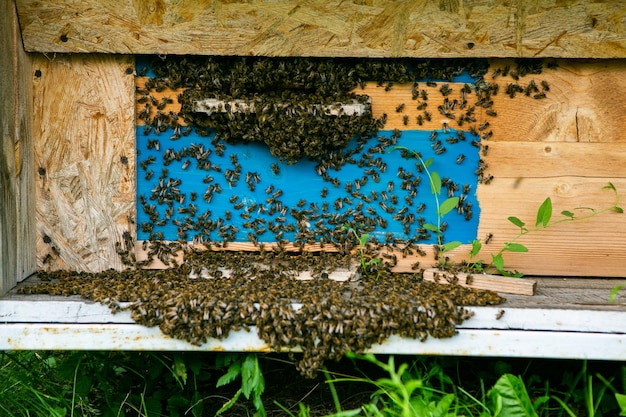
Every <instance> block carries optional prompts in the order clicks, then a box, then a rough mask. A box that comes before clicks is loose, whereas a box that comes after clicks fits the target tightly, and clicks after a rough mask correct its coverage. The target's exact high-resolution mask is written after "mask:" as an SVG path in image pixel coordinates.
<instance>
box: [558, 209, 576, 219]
mask: <svg viewBox="0 0 626 417" xmlns="http://www.w3.org/2000/svg"><path fill="white" fill-rule="evenodd" d="M561 214H562V215H564V216H565V217H569V218H570V219H573V218H574V213H572V212H571V211H567V210H563V211H562V212H561Z"/></svg>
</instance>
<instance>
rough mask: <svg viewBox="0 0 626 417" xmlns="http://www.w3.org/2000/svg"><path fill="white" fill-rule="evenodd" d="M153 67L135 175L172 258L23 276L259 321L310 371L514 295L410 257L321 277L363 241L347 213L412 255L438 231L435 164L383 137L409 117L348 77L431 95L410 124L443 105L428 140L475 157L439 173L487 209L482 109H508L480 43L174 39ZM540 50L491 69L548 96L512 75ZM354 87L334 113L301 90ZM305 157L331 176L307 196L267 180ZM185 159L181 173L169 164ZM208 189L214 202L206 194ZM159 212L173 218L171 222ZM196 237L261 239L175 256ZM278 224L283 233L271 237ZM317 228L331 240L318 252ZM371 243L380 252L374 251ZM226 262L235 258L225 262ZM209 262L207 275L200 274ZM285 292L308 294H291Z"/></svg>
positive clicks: (526, 69) (169, 328)
mask: <svg viewBox="0 0 626 417" xmlns="http://www.w3.org/2000/svg"><path fill="white" fill-rule="evenodd" d="M150 68H151V71H153V72H154V77H153V78H149V79H148V80H147V81H146V83H145V86H142V87H138V89H137V101H138V104H139V105H140V107H141V110H140V111H139V112H138V117H139V118H140V119H141V120H142V123H143V126H138V129H137V130H138V137H137V142H138V158H137V160H138V183H141V182H142V181H144V182H145V183H148V184H151V186H150V188H149V189H148V191H143V192H142V191H141V190H140V187H139V186H138V190H140V191H139V195H138V200H139V205H140V207H139V209H138V211H139V214H138V218H137V224H138V228H139V230H138V235H139V237H140V238H141V239H142V240H144V242H145V249H146V251H147V252H148V255H149V259H148V260H147V261H146V262H150V261H151V259H152V258H153V257H157V258H159V259H160V260H161V261H163V262H164V263H166V264H171V265H174V267H173V268H171V269H168V270H161V271H146V270H141V269H135V270H129V271H123V272H115V271H108V272H104V273H101V274H95V275H94V274H85V276H83V274H78V273H64V272H59V273H49V274H42V277H44V278H59V279H60V280H59V281H58V282H50V283H42V284H40V285H39V286H36V287H25V288H24V289H23V290H22V291H24V292H29V293H34V292H48V293H54V294H63V295H69V294H81V295H82V296H83V297H86V298H89V299H93V300H95V301H99V302H103V303H108V304H109V305H110V306H112V308H114V309H119V308H125V309H128V310H130V311H131V314H132V316H133V318H134V319H135V320H137V322H139V323H142V324H145V325H148V326H159V327H160V328H161V330H162V331H163V332H164V333H166V334H168V335H170V336H172V337H176V338H179V339H183V340H187V341H189V342H191V343H194V344H201V343H203V342H204V341H206V340H207V338H212V337H216V338H221V337H225V336H227V335H228V332H229V331H230V330H233V329H246V328H248V327H249V326H252V325H254V326H256V328H257V331H258V333H259V336H260V337H261V338H263V340H265V341H266V342H267V343H268V344H269V345H270V346H271V347H272V348H274V349H277V350H280V349H283V348H289V347H294V346H296V345H298V346H300V347H301V348H302V350H303V354H302V357H301V358H300V361H299V362H298V364H299V365H298V366H299V368H300V369H301V371H302V372H303V373H306V374H311V372H313V371H314V370H315V369H318V368H319V367H320V366H321V364H322V363H323V360H324V359H328V358H336V357H339V356H341V354H342V353H343V352H345V351H347V350H350V351H355V352H361V351H363V350H364V349H367V348H368V347H369V346H371V345H372V344H373V343H377V342H380V341H383V340H384V339H385V338H386V337H388V336H389V335H390V334H399V335H402V336H407V337H412V338H416V339H421V340H423V339H425V338H426V337H427V335H431V336H434V337H449V336H452V335H453V334H454V333H455V326H456V325H457V324H459V323H460V322H461V321H462V320H464V319H466V318H467V317H468V313H467V311H466V310H464V309H463V308H462V306H465V305H484V304H497V303H500V302H502V301H503V299H501V298H500V297H498V296H497V295H496V294H494V293H491V292H484V291H476V290H469V289H464V288H462V287H459V286H453V285H450V286H438V285H433V284H429V283H426V282H421V280H420V277H419V275H413V274H404V275H403V274H391V273H389V274H388V275H387V276H385V278H384V279H380V280H379V281H378V282H373V281H372V282H370V281H367V280H362V281H357V282H348V283H337V282H334V281H332V280H329V279H325V277H326V276H327V273H328V271H329V270H332V268H334V267H338V266H345V265H346V264H347V263H349V262H350V255H349V253H350V250H351V249H352V248H353V245H354V244H355V243H356V242H355V241H354V239H353V238H352V236H350V235H349V234H348V233H347V232H346V230H345V229H342V227H341V226H344V225H349V226H351V227H353V228H354V229H355V230H358V231H360V232H361V233H370V234H371V237H372V239H371V241H372V242H373V243H374V244H373V245H372V247H373V248H378V247H384V246H385V245H387V246H389V247H390V248H394V249H396V250H397V249H399V250H401V252H402V254H403V255H405V256H406V255H411V254H415V253H417V254H422V253H423V251H421V249H420V247H419V245H418V243H432V236H430V235H429V234H428V233H427V231H426V230H424V229H423V228H422V227H421V224H422V223H423V222H424V221H425V219H428V220H427V221H432V220H431V218H430V217H427V213H428V210H429V209H430V210H432V209H433V207H428V206H429V205H430V206H432V204H430V203H429V202H428V198H429V187H428V184H427V183H426V182H425V181H423V180H422V177H423V176H424V174H423V173H421V172H420V171H419V169H420V166H419V164H416V163H415V162H416V161H415V160H406V159H404V158H402V156H403V155H401V153H400V152H394V153H392V154H390V153H389V152H388V151H389V149H391V148H392V147H393V146H394V145H396V144H404V145H406V146H407V147H410V148H413V147H412V146H410V144H406V143H402V142H401V141H402V139H403V138H401V136H403V137H406V136H407V135H408V133H406V131H405V132H403V133H402V135H401V134H400V132H399V131H392V132H390V134H388V135H386V136H385V135H379V133H380V132H379V131H381V130H382V129H383V128H384V126H385V121H386V120H385V119H386V117H385V116H384V115H383V117H382V118H381V119H380V120H375V119H374V118H373V117H372V114H371V110H370V109H369V107H368V106H369V102H368V98H367V97H361V96H358V95H355V94H353V93H350V91H351V90H353V89H354V88H355V87H358V86H359V85H362V84H363V83H364V82H366V81H370V80H373V81H375V82H377V83H378V85H379V86H380V88H384V89H385V90H390V89H392V88H394V85H395V84H398V83H407V82H408V83H413V84H412V86H413V88H412V95H413V97H412V98H413V100H412V101H409V100H407V102H405V103H399V104H398V106H397V108H396V109H395V110H396V111H397V112H398V113H403V112H404V111H405V110H406V109H407V108H408V107H409V106H414V107H416V108H417V110H418V111H419V112H421V113H419V115H418V116H417V117H416V119H415V120H414V121H410V123H411V125H413V126H419V125H422V124H424V123H425V122H427V121H430V120H437V119H433V118H434V117H435V115H437V117H444V118H446V120H448V121H450V125H448V124H444V125H442V126H441V129H437V130H435V131H433V132H426V135H427V142H426V143H427V148H428V149H427V151H428V152H429V153H430V154H432V155H433V157H434V158H436V159H441V160H446V161H448V162H447V166H448V167H449V166H453V167H459V168H464V167H469V173H470V175H466V176H465V177H461V178H458V177H455V176H454V175H452V174H451V175H450V176H449V177H448V176H447V173H444V171H445V169H444V170H440V171H441V172H442V174H443V175H444V176H445V177H444V178H443V181H442V182H443V187H444V188H443V192H444V193H447V195H448V196H453V195H458V196H460V204H459V206H458V207H457V210H456V211H455V213H456V215H458V219H460V220H461V222H462V223H463V222H471V221H472V218H473V216H472V211H473V210H477V208H476V207H472V197H473V196H472V195H473V185H474V183H475V182H476V181H482V182H485V183H488V182H490V181H491V177H490V175H489V174H488V173H487V171H486V168H487V167H486V164H485V163H484V161H483V160H482V157H483V156H484V155H485V154H486V153H487V152H488V146H487V145H486V143H485V142H487V141H488V140H489V138H490V137H491V130H490V129H489V123H488V121H486V120H485V119H484V118H483V119H479V117H478V114H484V115H486V116H487V117H495V116H497V113H496V111H495V110H494V109H493V108H492V104H493V101H492V97H493V96H494V95H496V94H498V93H499V91H498V85H497V84H495V83H491V82H487V81H485V79H484V76H485V74H486V71H487V63H486V62H485V61H477V60H351V59H304V58H293V59H269V58H189V57H176V58H171V57H167V58H166V59H165V60H161V59H156V60H155V61H154V62H152V63H151V64H150ZM542 68H543V63H542V62H541V61H534V60H533V61H520V62H518V63H517V65H516V66H515V67H514V68H508V67H504V68H501V69H497V70H496V71H495V72H494V73H493V74H491V75H492V77H493V78H496V77H509V78H511V80H512V82H510V83H508V87H507V88H506V91H504V93H505V94H506V95H508V96H509V97H514V96H515V95H516V94H520V95H521V94H525V95H528V96H532V97H534V98H536V99H541V98H543V97H544V96H545V93H546V92H547V91H548V90H549V86H548V85H547V84H546V83H536V82H534V81H533V82H531V83H529V84H527V85H521V84H520V83H519V79H520V77H522V76H524V75H527V74H537V73H539V72H541V70H542ZM142 72H143V70H141V69H140V70H139V74H138V75H139V76H141V75H143V74H142ZM463 73H465V74H469V77H471V79H472V80H473V81H472V82H471V83H469V82H467V83H465V84H464V86H463V91H462V92H461V98H460V99H452V98H451V97H452V96H451V95H450V93H451V91H450V90H452V88H451V87H450V84H448V83H449V82H451V81H454V80H455V77H457V76H459V75H460V74H463ZM416 79H418V80H436V81H418V82H415V81H414V80H416ZM454 88H457V87H454ZM174 89H184V91H182V92H181V93H180V94H179V95H178V97H177V100H178V101H179V102H180V104H181V111H180V112H177V113H175V112H171V111H168V105H169V104H172V103H170V100H171V101H173V99H171V98H168V97H164V98H161V99H157V98H155V97H154V96H155V95H157V96H158V93H162V92H164V91H166V90H174ZM433 89H434V93H436V94H441V96H442V97H443V101H442V104H441V105H439V106H431V107H432V108H430V107H429V106H428V100H427V99H428V91H430V94H433ZM357 91H358V90H357ZM500 94H502V92H500ZM205 98H219V99H223V100H224V101H225V102H228V101H234V100H246V101H247V102H253V104H254V107H255V109H256V111H255V112H254V113H252V112H248V111H247V110H246V109H233V108H228V109H226V108H225V109H222V110H223V111H221V110H220V111H215V112H213V113H211V114H200V113H196V112H194V111H193V101H194V100H197V99H205ZM355 101H356V102H358V103H361V104H364V105H365V106H364V108H365V112H363V113H362V114H359V115H352V116H346V115H344V116H341V117H329V116H328V115H326V114H319V113H315V112H314V111H313V112H312V111H311V107H308V104H314V105H316V104H324V105H328V106H333V105H334V104H335V103H345V102H355ZM435 107H436V108H435ZM248 108H249V107H248ZM314 108H315V106H313V109H314ZM392 111H393V109H392ZM487 120H488V119H487ZM403 122H404V118H403ZM406 123H407V124H408V123H409V121H408V120H407V121H406ZM458 127H460V128H462V129H464V130H463V131H462V130H456V128H458ZM465 128H467V130H465ZM311 132H315V134H311ZM193 135H199V136H201V138H198V140H196V139H194V143H191V144H189V143H185V140H181V139H183V138H189V137H193ZM294 138H297V139H294ZM241 144H245V146H247V147H248V149H251V150H252V151H254V152H252V153H254V157H253V158H247V157H246V153H245V152H243V153H239V152H234V151H232V149H235V147H238V146H241ZM463 144H467V145H468V146H469V149H470V150H472V149H474V152H469V151H463V152H464V153H463V154H461V153H460V151H456V149H465V148H459V147H460V146H462V145H463ZM263 149H265V150H266V151H267V150H268V149H269V151H267V152H265V154H266V156H267V159H265V160H262V163H265V165H264V169H265V170H264V171H263V170H262V169H261V168H259V165H258V164H257V165H252V166H253V168H249V166H250V165H249V164H251V163H252V160H253V159H254V160H256V159H260V158H261V156H260V155H261V154H262V150H263ZM453 150H455V151H454V152H453ZM256 151H259V152H258V153H255V152H256ZM420 152H421V150H420ZM425 153H426V151H425V152H424V154H425ZM394 155H395V158H391V157H392V156H394ZM445 158H448V159H445ZM472 158H474V159H472ZM394 161H395V162H394ZM450 161H451V162H450ZM121 163H124V161H121ZM126 163H127V161H126ZM471 163H474V164H475V165H473V166H471V165H469V164H471ZM306 164H308V165H306ZM394 164H395V165H394ZM299 165H305V166H308V167H310V171H311V172H312V173H313V177H314V178H315V179H316V181H317V183H319V184H321V185H320V186H319V191H316V193H319V196H318V195H311V194H312V193H311V192H310V189H306V190H305V195H306V197H307V198H304V197H301V196H297V197H295V198H294V197H291V199H290V195H289V194H290V191H292V190H289V189H287V188H284V187H279V184H280V183H279V182H276V183H274V182H272V181H273V180H275V179H276V180H278V179H280V178H281V177H282V176H287V175H289V174H290V173H292V172H293V171H289V170H290V169H291V168H292V167H294V166H299ZM174 167H176V169H177V170H179V174H180V175H178V174H176V175H173V174H172V173H173V172H174ZM355 173H356V174H355ZM183 174H184V175H183ZM467 177H472V179H471V180H470V179H469V178H467ZM188 178H194V181H195V182H194V185H193V186H192V187H191V188H190V187H187V188H185V187H186V186H187V183H188V182H189V181H188ZM268 178H269V179H271V180H268ZM198 184H200V187H198ZM420 184H421V188H420ZM139 185H141V184H139ZM245 193H257V194H256V195H257V197H258V199H257V200H256V201H250V199H248V200H245V199H244V198H241V195H242V194H245ZM420 193H421V194H420ZM220 197H224V198H222V202H224V201H225V204H222V207H221V208H219V207H217V205H216V202H217V201H218V200H219V199H220ZM202 204H209V205H210V209H209V210H202V209H201V205H202ZM220 210H221V211H220ZM236 221H239V222H241V224H239V223H236ZM451 223H452V221H451ZM166 226H173V230H174V232H173V238H172V235H171V234H168V233H170V232H168V230H167V229H166ZM394 227H395V229H394ZM443 227H445V225H443ZM454 227H455V225H454V224H453V225H452V226H450V228H449V229H454ZM376 231H382V233H379V234H377V233H376ZM449 232H450V230H448V232H446V233H449ZM191 239H197V240H199V241H202V242H203V243H204V244H205V245H206V246H207V248H208V249H211V247H212V245H213V246H221V247H225V246H227V245H228V242H233V241H237V240H245V241H250V242H253V243H256V244H257V248H258V252H254V253H239V252H222V251H212V250H208V251H204V252H201V253H199V252H193V251H191V252H189V253H187V254H186V256H185V262H184V263H183V264H182V265H176V264H175V262H174V260H173V259H174V252H176V251H177V250H179V249H182V248H185V247H186V245H185V243H186V242H187V241H189V240H191ZM165 240H174V241H173V242H165ZM267 241H272V242H278V246H275V247H273V248H272V249H269V248H266V247H265V245H264V242H267ZM287 241H289V242H293V243H295V244H296V245H300V248H301V249H303V248H304V245H305V244H307V243H315V242H317V243H319V244H320V245H321V246H322V252H319V253H317V254H311V253H308V252H306V251H304V250H301V251H300V252H288V251H287V250H285V246H284V243H285V242H287ZM50 244H51V245H53V242H52V243H50ZM324 245H328V246H330V247H331V248H330V249H331V250H332V251H335V252H336V253H333V254H331V253H330V251H326V252H325V251H324ZM117 247H118V253H119V254H120V256H122V258H123V259H125V261H126V262H127V263H128V264H129V265H133V266H141V265H142V262H136V261H135V259H134V257H133V247H134V242H133V239H132V236H131V234H130V233H125V234H124V237H123V241H122V242H119V243H118V245H117ZM372 250H376V249H372ZM378 254H380V256H383V257H384V255H385V254H384V253H382V252H375V253H373V254H372V256H378ZM385 262H386V264H387V265H388V266H392V265H393V264H394V262H395V260H394V259H393V257H391V256H390V257H389V258H385ZM260 265H263V266H264V267H262V268H261V267H260ZM416 267H417V265H416ZM224 269H230V270H232V271H233V274H232V275H231V276H230V277H229V278H225V277H222V273H223V270H224ZM303 269H306V270H313V271H314V275H315V279H313V280H311V281H306V282H301V281H296V280H295V279H293V276H292V275H291V274H292V273H293V271H295V270H303ZM200 271H204V272H203V274H202V275H203V276H205V275H206V276H210V277H212V279H192V277H193V276H198V274H199V272H200ZM101 278H102V279H101ZM418 284H419V285H418ZM124 301H127V302H129V303H130V304H127V305H125V306H124V307H120V306H119V305H118V303H120V302H124ZM292 301H296V302H299V303H301V304H302V306H301V307H300V308H299V309H297V310H294V309H293V307H292V304H291V303H292Z"/></svg>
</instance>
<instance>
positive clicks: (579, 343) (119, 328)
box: [0, 323, 626, 360]
mask: <svg viewBox="0 0 626 417" xmlns="http://www.w3.org/2000/svg"><path fill="white" fill-rule="evenodd" d="M253 331H254V330H253V329H251V332H246V331H243V330H241V331H236V332H231V333H230V335H229V336H228V337H227V338H225V339H222V340H217V339H210V340H208V341H207V342H206V343H204V344H203V345H201V346H195V345H191V344H189V343H187V342H185V341H182V340H176V339H171V338H169V337H166V336H163V335H162V334H161V332H160V331H159V329H158V328H154V327H153V328H147V327H144V326H141V325H136V324H135V325H132V324H126V325H119V324H74V325H71V324H37V323H32V324H23V323H15V324H13V323H9V324H2V325H0V349H2V350H80V349H89V350H92V349H99V350H119V349H123V350H151V351H158V350H164V351H165V350H166V351H219V352H224V351H227V352H270V351H271V348H270V347H269V346H268V345H267V344H266V343H265V342H263V341H262V340H261V339H260V338H259V337H258V336H257V335H256V334H255V333H254V332H253ZM625 343H626V335H624V334H620V333H618V334H609V333H604V334H599V333H583V332H567V331H561V332H556V331H532V332H529V331H524V330H499V329H496V330H475V329H459V331H458V334H457V335H456V336H454V337H451V338H448V339H435V338H428V339H427V340H426V341H425V342H420V341H417V340H414V339H407V338H401V337H398V336H391V337H390V338H389V339H387V340H386V341H385V342H384V343H382V344H375V345H373V346H372V347H371V348H370V349H369V350H368V352H371V353H375V354H405V355H406V354H414V355H453V356H493V357H497V356H506V357H535V358H558V359H597V360H625V359H626V353H625V352H626V351H625V350H624V349H623V346H624V344H625ZM598 346H602V349H598ZM292 351H294V352H297V351H299V349H297V348H294V349H293V350H292Z"/></svg>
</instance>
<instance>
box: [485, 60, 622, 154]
mask: <svg viewBox="0 0 626 417" xmlns="http://www.w3.org/2000/svg"><path fill="white" fill-rule="evenodd" d="M491 62H492V68H491V70H490V71H489V73H488V74H487V75H488V76H487V77H486V79H487V81H492V82H496V83H497V84H498V85H499V86H500V91H499V93H498V96H497V100H495V99H494V105H493V109H494V110H496V111H497V112H498V116H497V117H495V118H492V120H490V123H491V128H492V129H493V133H494V134H493V138H492V140H493V141H524V142H610V143H615V142H626V115H625V114H624V112H623V111H622V109H623V108H624V107H625V106H626V97H624V95H623V94H619V93H617V92H619V91H624V90H625V89H626V65H624V62H623V61H621V60H601V61H597V60H596V61H587V60H559V61H558V68H557V69H546V68H544V70H543V72H542V73H541V74H537V75H526V76H525V77H521V78H519V80H515V79H513V78H512V77H511V76H510V75H508V76H506V77H505V76H497V77H496V78H495V79H494V78H492V77H491V76H492V75H493V74H494V73H495V72H496V71H497V69H503V68H505V67H506V66H510V67H511V68H514V67H515V64H514V63H513V62H511V61H506V60H504V61H503V60H496V61H491ZM531 81H534V82H535V84H537V86H538V88H539V90H543V88H542V86H541V82H542V81H545V82H547V83H548V88H549V89H550V90H549V91H547V92H546V98H544V99H535V98H534V95H535V94H537V93H536V92H534V93H532V94H530V95H529V96H526V95H525V94H524V93H517V94H516V95H515V97H514V98H513V99H511V98H509V96H507V95H506V90H507V86H508V85H509V84H517V85H519V86H520V87H522V88H525V87H527V86H528V85H529V84H530V83H531Z"/></svg>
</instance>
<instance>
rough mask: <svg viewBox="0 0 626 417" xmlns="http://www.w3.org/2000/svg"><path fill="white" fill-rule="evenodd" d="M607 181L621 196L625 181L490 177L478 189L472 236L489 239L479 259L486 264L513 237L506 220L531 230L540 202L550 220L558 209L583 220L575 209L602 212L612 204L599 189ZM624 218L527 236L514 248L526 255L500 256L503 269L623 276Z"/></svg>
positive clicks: (603, 217) (609, 215)
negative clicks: (548, 206)
mask: <svg viewBox="0 0 626 417" xmlns="http://www.w3.org/2000/svg"><path fill="white" fill-rule="evenodd" d="M609 180H611V181H612V182H613V184H614V185H615V187H616V188H617V189H618V190H619V191H620V197H621V200H622V201H623V200H624V199H625V198H626V197H625V196H626V192H625V190H626V179H625V178H624V175H623V172H622V173H621V175H620V177H618V178H611V179H609V178H585V177H574V176H572V177H569V176H561V177H552V178H542V177H534V178H523V179H521V180H519V179H518V178H496V179H494V181H493V183H492V184H490V185H488V186H479V187H478V190H477V193H478V194H477V195H478V200H479V202H480V206H481V214H480V224H479V228H478V237H479V238H484V237H485V236H486V235H487V234H489V233H491V234H493V239H492V241H491V243H490V244H489V245H484V246H483V250H482V252H481V257H482V258H483V259H486V260H489V259H491V256H490V255H489V254H490V253H496V252H497V251H498V250H499V249H500V248H501V247H502V246H503V244H504V243H505V242H508V241H510V240H511V239H512V238H514V237H515V236H516V235H517V234H518V232H519V228H517V227H516V226H514V225H513V224H512V223H510V222H509V221H508V220H507V218H508V217H509V216H516V217H518V218H519V219H521V220H522V221H524V222H525V223H526V224H527V225H528V227H529V228H532V227H534V224H535V219H536V216H537V209H538V208H539V206H540V205H541V203H542V202H543V201H544V199H545V198H546V197H550V198H551V200H552V205H553V218H554V220H558V219H560V218H563V216H562V215H561V214H560V213H561V211H563V210H570V211H574V212H576V214H577V215H580V216H583V215H585V214H587V213H589V211H588V210H574V209H575V208H576V207H591V208H595V209H603V208H606V207H610V206H611V205H612V204H613V203H614V196H613V194H612V193H611V192H610V191H609V190H603V189H602V187H603V186H605V185H606V184H607V183H608V181H609ZM624 230H626V215H624V214H619V213H616V212H613V211H611V212H606V213H603V214H600V215H598V216H597V217H594V218H591V219H588V220H581V221H574V222H570V221H568V222H564V223H561V224H559V225H556V226H554V227H551V228H548V229H544V230H540V231H538V232H536V233H531V234H529V235H527V236H524V237H523V238H521V239H520V240H519V241H518V243H521V244H523V245H525V246H527V247H528V252H527V253H512V252H507V253H505V254H504V259H505V264H506V267H507V269H511V270H513V269H518V270H520V271H522V272H524V273H525V274H527V275H528V274H530V275H565V276H567V275H569V276H607V277H608V276H614V277H624V276H626V270H625V269H624V268H625V266H626V253H625V252H624V247H626V234H625V233H624Z"/></svg>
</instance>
